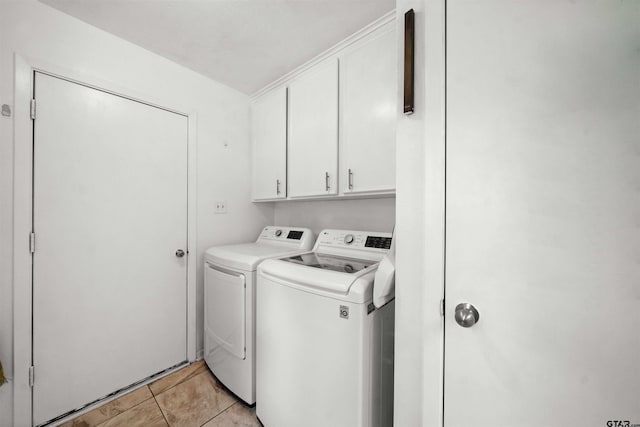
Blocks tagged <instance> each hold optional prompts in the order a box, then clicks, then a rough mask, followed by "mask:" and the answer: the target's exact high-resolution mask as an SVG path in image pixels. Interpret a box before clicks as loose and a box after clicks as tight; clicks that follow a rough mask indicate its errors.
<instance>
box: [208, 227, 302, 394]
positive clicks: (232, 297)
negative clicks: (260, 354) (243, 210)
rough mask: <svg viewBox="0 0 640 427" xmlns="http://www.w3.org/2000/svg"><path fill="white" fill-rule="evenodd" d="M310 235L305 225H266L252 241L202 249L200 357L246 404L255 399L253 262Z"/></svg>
mask: <svg viewBox="0 0 640 427" xmlns="http://www.w3.org/2000/svg"><path fill="white" fill-rule="evenodd" d="M313 241H314V236H313V233H312V231H311V230H309V229H308V228H300V227H277V226H269V227H265V228H264V229H263V230H262V232H261V233H260V236H259V237H258V239H257V240H256V241H255V242H253V243H245V244H239V245H227V246H216V247H212V248H210V249H208V250H207V251H206V253H205V265H204V270H205V272H204V359H205V362H206V363H207V365H208V366H209V368H210V369H211V371H212V372H213V374H214V375H215V376H216V377H217V378H218V380H219V381H220V382H222V384H224V385H225V386H226V387H227V388H228V389H229V390H231V391H232V392H233V393H235V394H236V395H237V396H238V397H239V398H240V399H242V400H244V401H245V402H246V403H248V404H250V405H252V404H254V403H255V401H256V389H255V379H256V374H255V305H256V301H255V283H256V268H257V266H258V264H259V263H260V262H261V261H263V260H265V259H267V258H272V257H282V256H291V255H295V254H299V253H302V252H305V251H308V250H309V249H310V248H311V247H312V246H313Z"/></svg>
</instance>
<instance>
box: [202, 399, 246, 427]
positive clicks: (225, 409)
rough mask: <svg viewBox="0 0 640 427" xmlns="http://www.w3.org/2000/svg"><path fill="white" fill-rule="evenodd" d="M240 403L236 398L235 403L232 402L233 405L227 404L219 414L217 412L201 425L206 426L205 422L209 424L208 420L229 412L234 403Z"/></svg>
mask: <svg viewBox="0 0 640 427" xmlns="http://www.w3.org/2000/svg"><path fill="white" fill-rule="evenodd" d="M238 403H240V401H238V400H236V401H234V402H233V403H231V405H229V406H227V407H226V408H224V409H223V410H222V411H220V412H218V413H217V414H215V415H214V416H213V417H211V418H209V419H208V420H207V421H205V422H203V423H202V424H201V425H200V427H202V426H204V425H205V424H207V423H208V422H210V421H212V420H213V419H214V418H218V417H219V416H220V415H222V414H223V413H225V412H227V411H228V410H229V409H230V408H231V407H232V406H233V405H237V404H238Z"/></svg>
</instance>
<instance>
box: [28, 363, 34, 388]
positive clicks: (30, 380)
mask: <svg viewBox="0 0 640 427" xmlns="http://www.w3.org/2000/svg"><path fill="white" fill-rule="evenodd" d="M33 382H34V380H33V366H29V387H33Z"/></svg>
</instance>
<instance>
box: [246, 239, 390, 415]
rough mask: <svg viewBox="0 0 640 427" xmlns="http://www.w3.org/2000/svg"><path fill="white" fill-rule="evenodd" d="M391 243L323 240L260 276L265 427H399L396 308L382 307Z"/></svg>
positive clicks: (259, 393) (266, 265)
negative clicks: (377, 281)
mask: <svg viewBox="0 0 640 427" xmlns="http://www.w3.org/2000/svg"><path fill="white" fill-rule="evenodd" d="M390 246H391V234H390V233H375V232H371V233H370V232H360V231H345V230H324V231H322V233H321V234H320V236H319V237H318V240H317V242H316V244H315V246H314V249H313V252H308V253H305V254H301V255H296V256H291V257H287V258H283V259H271V260H267V261H265V262H263V263H262V264H261V265H260V266H259V267H258V284H257V290H256V292H257V312H256V313H257V333H256V336H257V341H256V345H257V363H256V373H257V377H256V386H257V387H256V401H257V403H256V411H257V416H258V418H259V419H260V421H261V422H262V423H263V425H264V426H265V427H289V426H291V427H298V426H301V425H304V426H308V427H310V426H317V427H327V426H331V427H339V426H345V427H356V426H366V427H369V426H375V427H377V426H391V425H392V422H393V336H394V314H395V312H394V310H395V301H394V300H393V296H391V298H389V299H390V301H388V302H386V303H385V304H384V305H382V306H381V307H380V308H376V306H375V305H374V304H373V287H374V276H375V273H376V269H377V266H378V262H379V261H380V260H381V259H382V258H383V257H384V256H385V254H386V253H387V252H388V250H389V248H390Z"/></svg>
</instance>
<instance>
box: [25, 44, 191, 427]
mask: <svg viewBox="0 0 640 427" xmlns="http://www.w3.org/2000/svg"><path fill="white" fill-rule="evenodd" d="M14 67H15V68H14V91H15V92H14V93H15V105H14V140H13V143H14V169H13V170H14V176H13V178H14V183H13V372H14V382H13V423H14V424H15V425H32V421H33V419H32V405H33V400H32V390H31V386H30V385H29V367H30V366H31V363H32V351H33V343H32V337H33V322H32V315H33V306H32V296H33V289H32V285H33V270H32V264H33V262H32V260H33V258H32V254H31V253H30V250H29V234H30V233H31V230H32V226H33V224H32V219H33V218H32V212H33V144H32V142H33V122H32V120H31V117H30V109H31V98H32V94H33V80H34V72H36V71H38V72H40V73H44V74H48V75H50V76H53V77H57V78H61V79H64V80H67V81H69V82H72V83H78V84H81V85H84V86H87V87H90V88H93V89H97V90H100V91H103V92H107V93H110V94H113V95H117V96H121V97H124V98H127V99H130V100H133V101H136V102H141V103H143V104H146V105H149V106H152V107H157V108H162V109H164V110H167V111H170V112H173V113H176V114H180V115H182V116H185V117H187V121H188V131H187V253H188V256H187V348H186V350H187V359H188V360H189V361H194V360H195V359H196V270H197V253H196V249H197V241H196V236H197V234H196V224H197V223H196V219H197V217H196V206H197V205H196V177H197V170H196V168H197V162H196V159H197V157H196V147H197V144H196V142H197V140H196V129H197V127H196V124H197V117H196V114H195V112H193V111H191V112H188V113H185V112H184V111H189V110H188V109H187V108H181V109H175V108H170V107H167V106H166V105H167V104H168V103H166V102H164V101H163V100H156V99H154V98H153V97H152V96H149V95H148V94H141V93H138V92H136V91H135V90H133V89H131V88H127V87H122V86H121V85H118V84H117V83H114V82H111V81H106V80H104V79H101V78H99V77H96V76H92V75H88V74H86V73H83V72H79V71H75V70H72V69H70V68H66V67H63V66H58V65H52V64H50V63H46V62H44V61H41V60H38V59H35V58H29V57H24V56H21V55H19V54H16V55H15V56H14Z"/></svg>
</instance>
